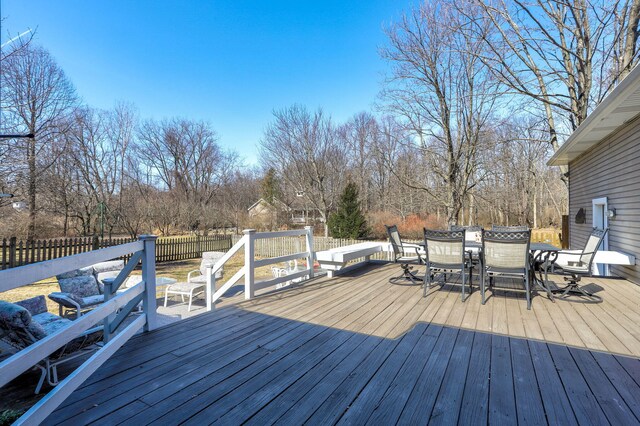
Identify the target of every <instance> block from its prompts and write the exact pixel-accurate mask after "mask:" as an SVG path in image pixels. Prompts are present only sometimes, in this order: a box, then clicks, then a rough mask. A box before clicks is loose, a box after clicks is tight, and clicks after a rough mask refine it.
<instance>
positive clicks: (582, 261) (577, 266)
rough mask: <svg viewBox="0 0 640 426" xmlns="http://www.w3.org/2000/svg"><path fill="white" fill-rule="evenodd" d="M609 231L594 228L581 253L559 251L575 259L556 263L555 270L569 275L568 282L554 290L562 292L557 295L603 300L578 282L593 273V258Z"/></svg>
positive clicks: (589, 300)
mask: <svg viewBox="0 0 640 426" xmlns="http://www.w3.org/2000/svg"><path fill="white" fill-rule="evenodd" d="M607 231H608V229H598V228H594V229H593V231H591V235H589V238H588V239H587V242H586V244H585V246H584V248H583V249H582V252H581V253H580V254H576V253H571V252H567V251H560V252H558V254H567V255H568V256H574V257H575V260H570V261H569V262H568V263H567V264H562V263H557V262H556V264H555V265H554V272H555V271H556V270H557V269H560V270H561V272H562V273H563V274H564V275H569V276H566V277H564V279H565V281H568V284H567V285H566V286H565V287H563V288H560V289H557V290H554V293H560V295H558V296H556V297H559V298H567V297H570V296H578V297H580V298H581V299H582V300H583V301H584V302H592V303H598V302H601V301H602V298H601V297H600V296H598V295H597V294H593V293H590V292H588V291H586V290H585V289H584V287H581V286H580V285H579V284H578V283H579V282H580V280H581V279H582V277H590V276H592V275H593V269H592V268H593V260H594V258H595V256H596V253H597V252H598V248H600V245H601V244H602V241H603V240H604V237H605V235H606V234H607Z"/></svg>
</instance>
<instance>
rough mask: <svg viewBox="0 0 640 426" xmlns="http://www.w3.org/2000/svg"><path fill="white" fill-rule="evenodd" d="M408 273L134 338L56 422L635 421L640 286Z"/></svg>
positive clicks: (639, 418) (342, 283) (284, 295)
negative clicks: (552, 284)
mask: <svg viewBox="0 0 640 426" xmlns="http://www.w3.org/2000/svg"><path fill="white" fill-rule="evenodd" d="M398 271H399V268H398V266H397V265H384V266H369V267H366V268H363V269H360V270H357V271H354V272H352V273H350V274H348V275H345V276H341V277H339V278H336V279H333V280H328V279H324V278H323V279H318V280H316V281H315V282H312V283H309V284H306V285H304V286H301V287H297V288H292V289H289V290H286V291H282V292H279V293H274V294H271V295H267V296H263V297H260V298H257V299H255V300H252V301H249V302H243V303H239V304H237V305H234V306H226V307H222V308H220V309H217V310H216V311H214V312H211V313H207V314H203V315H199V316H197V317H193V318H190V319H187V320H184V321H181V322H179V323H176V324H172V325H169V326H166V327H163V328H160V329H158V330H155V331H153V332H151V333H146V334H143V335H140V336H137V337H135V338H134V339H132V340H131V341H130V342H128V343H127V344H126V345H125V346H124V347H123V348H122V349H121V350H120V351H119V352H118V353H117V354H116V355H115V356H114V357H113V358H112V359H110V360H109V361H108V362H107V363H106V364H105V365H103V366H102V367H101V368H100V369H99V370H98V371H97V372H96V373H95V374H94V375H93V376H92V377H91V378H90V379H89V380H87V382H86V383H85V384H84V385H83V386H82V387H81V388H79V389H78V390H77V391H76V392H74V394H73V395H72V396H71V397H70V398H69V399H68V400H67V401H65V402H64V403H63V405H62V406H61V407H60V408H59V409H58V410H57V411H56V412H55V413H53V414H52V415H51V416H50V418H49V419H48V421H47V422H46V424H58V423H63V424H74V425H76V424H88V423H92V422H95V423H98V424H118V423H127V424H135V425H142V424H151V423H157V424H178V423H183V422H184V423H188V424H203V423H206V424H209V423H219V424H239V423H244V422H247V423H250V424H256V425H263V424H274V423H278V424H301V423H305V422H306V423H310V424H323V425H324V424H334V423H341V424H347V423H369V424H392V423H403V424H406V423H411V424H425V423H427V422H429V423H433V424H439V423H448V424H454V423H456V422H458V423H461V424H467V423H474V424H475V423H477V424H484V423H486V422H487V421H489V422H491V423H508V424H512V423H516V422H517V423H532V424H546V423H549V424H563V425H564V424H576V423H580V424H586V423H589V424H608V423H611V424H625V425H630V424H638V423H639V422H640V360H639V359H638V357H639V356H640V328H639V327H638V326H637V325H638V324H640V288H639V287H637V286H635V285H633V284H631V283H629V282H626V281H623V280H593V281H594V285H598V286H600V287H601V288H602V290H601V291H600V292H599V294H600V295H602V296H603V298H604V302H603V303H601V304H598V305H585V304H577V303H569V302H563V301H558V302H556V303H551V302H550V301H549V300H547V299H546V298H545V297H543V296H540V297H535V298H534V300H533V309H532V310H531V311H527V309H526V304H525V301H524V298H523V296H522V294H521V293H516V292H496V295H495V296H494V297H490V298H489V299H488V300H487V304H486V305H484V306H482V305H481V304H480V299H479V296H480V294H479V292H477V291H476V292H474V293H473V294H472V295H471V297H470V298H469V299H468V300H467V301H466V302H465V303H462V302H461V301H460V293H459V291H458V288H457V287H455V286H445V287H444V288H442V289H439V288H434V289H433V290H432V291H431V293H430V294H429V296H428V297H427V298H423V297H421V296H422V292H421V289H420V288H418V287H415V286H398V285H391V284H389V282H388V278H389V277H390V276H392V275H395V274H397V272H398Z"/></svg>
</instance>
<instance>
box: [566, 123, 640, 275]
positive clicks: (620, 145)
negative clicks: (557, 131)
mask: <svg viewBox="0 0 640 426" xmlns="http://www.w3.org/2000/svg"><path fill="white" fill-rule="evenodd" d="M600 197H607V202H608V207H609V208H615V209H616V217H615V218H614V219H610V220H609V250H619V251H621V252H624V253H629V254H633V255H635V256H636V259H640V118H638V117H636V119H634V120H633V121H631V122H629V123H627V124H626V125H625V126H624V127H623V128H621V129H620V130H619V131H617V132H616V133H614V134H612V135H611V136H609V137H608V138H607V139H605V140H603V141H602V142H600V143H599V144H598V145H596V146H595V147H593V148H592V149H590V150H589V151H587V152H585V153H584V154H583V155H581V156H580V157H578V158H577V159H575V160H574V161H572V162H571V163H570V164H569V221H570V225H569V235H570V238H569V242H570V246H571V248H572V249H581V248H582V247H584V244H585V242H586V240H587V238H588V236H589V234H590V232H591V229H592V223H593V222H592V218H593V211H592V205H591V202H592V200H593V199H594V198H600ZM580 208H583V209H584V210H585V212H586V221H585V223H583V224H577V223H575V216H576V214H577V213H578V210H579V209H580ZM636 263H637V262H636ZM610 271H611V273H612V274H613V275H616V276H620V277H623V278H626V279H628V280H630V281H632V282H635V283H637V284H638V283H640V267H639V266H638V265H635V266H615V265H611V268H610Z"/></svg>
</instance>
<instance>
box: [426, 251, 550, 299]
mask: <svg viewBox="0 0 640 426" xmlns="http://www.w3.org/2000/svg"><path fill="white" fill-rule="evenodd" d="M418 245H419V246H421V247H422V248H423V249H424V248H425V243H424V242H420V243H418ZM464 248H465V251H467V252H468V253H470V254H471V255H478V254H479V253H480V251H481V250H482V243H480V242H477V241H465V243H464ZM559 251H560V249H559V248H558V247H556V246H554V245H551V244H548V243H531V244H529V252H530V253H531V257H530V260H531V271H532V275H533V283H534V284H535V285H536V286H538V287H541V288H542V289H543V290H544V291H546V292H547V296H548V297H549V299H550V300H551V301H554V300H553V294H552V291H551V289H550V288H549V280H548V276H549V269H550V268H551V265H553V263H554V262H555V261H556V259H557V258H558V252H559Z"/></svg>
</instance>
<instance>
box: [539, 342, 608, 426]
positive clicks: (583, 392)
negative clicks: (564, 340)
mask: <svg viewBox="0 0 640 426" xmlns="http://www.w3.org/2000/svg"><path fill="white" fill-rule="evenodd" d="M549 351H550V352H551V357H552V358H553V362H554V364H555V365H556V368H557V369H558V373H559V374H560V378H561V379H562V383H563V385H564V388H565V390H566V392H567V396H568V398H569V401H571V405H572V407H573V412H574V414H575V415H576V418H577V419H578V422H579V423H581V424H596V425H606V424H609V422H608V421H607V417H606V416H605V414H604V413H603V411H602V409H601V408H600V405H598V401H597V399H596V397H595V395H593V393H592V392H591V391H590V390H589V385H588V384H587V382H586V381H585V379H584V377H583V376H582V374H581V373H580V369H579V368H578V366H577V365H576V363H575V361H574V359H573V357H572V356H571V354H570V352H569V349H568V348H567V347H564V346H560V345H549Z"/></svg>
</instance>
